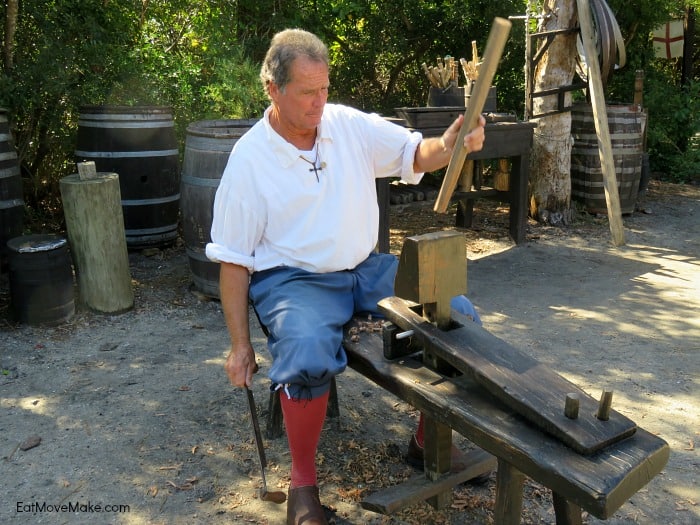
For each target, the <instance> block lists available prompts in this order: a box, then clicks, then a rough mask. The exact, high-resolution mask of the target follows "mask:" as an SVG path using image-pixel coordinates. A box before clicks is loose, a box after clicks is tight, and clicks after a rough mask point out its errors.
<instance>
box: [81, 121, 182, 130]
mask: <svg viewBox="0 0 700 525" xmlns="http://www.w3.org/2000/svg"><path fill="white" fill-rule="evenodd" d="M111 124H112V125H107V123H105V122H90V121H88V120H79V121H78V125H79V126H80V127H81V128H99V129H107V130H117V129H150V128H154V129H155V128H172V127H174V123H173V122H172V121H169V122H168V121H165V120H164V121H158V122H119V123H118V125H117V123H111Z"/></svg>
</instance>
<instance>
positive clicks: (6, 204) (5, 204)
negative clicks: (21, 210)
mask: <svg viewBox="0 0 700 525" xmlns="http://www.w3.org/2000/svg"><path fill="white" fill-rule="evenodd" d="M20 206H24V201H23V200H22V199H9V200H6V201H0V210H7V209H9V208H18V207H20Z"/></svg>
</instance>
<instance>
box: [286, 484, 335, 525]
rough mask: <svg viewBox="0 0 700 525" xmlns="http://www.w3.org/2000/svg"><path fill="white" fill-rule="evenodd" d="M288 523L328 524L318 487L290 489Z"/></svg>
mask: <svg viewBox="0 0 700 525" xmlns="http://www.w3.org/2000/svg"><path fill="white" fill-rule="evenodd" d="M287 525H328V520H326V515H325V513H324V512H323V507H322V506H321V500H320V498H319V495H318V487H315V486H308V487H297V488H295V489H289V498H287Z"/></svg>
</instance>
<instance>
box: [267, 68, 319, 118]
mask: <svg viewBox="0 0 700 525" xmlns="http://www.w3.org/2000/svg"><path fill="white" fill-rule="evenodd" d="M328 85H329V80H328V66H326V65H325V64H324V63H323V62H316V61H313V60H311V59H309V58H307V57H304V56H302V57H299V58H297V59H295V60H294V62H292V67H291V80H290V82H289V83H288V84H287V85H286V87H285V89H284V92H282V91H281V90H280V88H279V86H277V85H276V84H274V83H272V84H271V85H270V97H271V98H272V101H273V102H274V103H275V105H276V106H277V109H278V111H279V118H280V120H281V121H282V122H283V123H284V124H285V125H286V126H288V127H290V128H292V129H295V130H298V131H305V130H312V129H316V127H317V126H318V125H319V124H320V123H321V116H322V115H323V107H324V106H325V105H326V101H327V100H328Z"/></svg>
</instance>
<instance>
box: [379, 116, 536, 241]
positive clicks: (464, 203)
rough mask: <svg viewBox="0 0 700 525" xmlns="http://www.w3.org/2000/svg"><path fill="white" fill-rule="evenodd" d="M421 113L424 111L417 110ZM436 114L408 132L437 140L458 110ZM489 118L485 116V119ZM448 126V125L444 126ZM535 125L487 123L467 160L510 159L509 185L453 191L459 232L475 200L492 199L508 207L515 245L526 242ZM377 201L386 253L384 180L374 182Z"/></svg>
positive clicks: (467, 222)
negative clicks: (478, 146) (477, 146)
mask: <svg viewBox="0 0 700 525" xmlns="http://www.w3.org/2000/svg"><path fill="white" fill-rule="evenodd" d="M420 109H424V108H420ZM434 109H436V110H439V109H442V110H443V111H441V112H440V113H439V115H440V117H439V118H438V119H435V120H432V121H430V120H425V119H424V120H420V121H418V122H416V123H417V124H419V125H423V126H424V127H411V126H410V123H405V124H406V127H408V128H409V129H412V130H415V131H419V132H421V133H422V134H423V136H424V137H435V136H439V135H440V134H441V133H442V132H443V131H445V128H446V127H447V125H449V123H450V122H451V120H450V119H452V120H454V119H453V117H454V118H456V116H457V114H459V110H458V109H455V110H453V111H452V112H450V111H449V110H448V111H444V110H445V109H446V108H434ZM487 117H488V115H487ZM445 122H447V125H444V123H445ZM535 127H536V124H535V123H533V122H516V121H513V122H511V121H497V122H488V119H487V123H486V128H485V131H486V139H485V141H484V147H483V148H482V150H481V151H478V152H476V153H470V154H469V155H468V156H467V159H468V160H487V159H509V160H510V161H511V162H510V181H509V187H508V190H506V191H500V190H497V189H495V188H478V189H474V190H472V191H456V192H455V193H454V195H453V197H452V200H453V201H456V202H458V204H459V206H458V211H457V217H456V224H455V225H456V226H458V227H461V228H469V227H471V222H472V214H473V208H474V201H475V200H477V199H494V200H498V201H500V202H505V203H508V204H509V207H510V210H509V233H510V236H511V238H512V239H513V241H514V242H515V243H516V244H520V243H523V242H524V241H525V232H526V227H527V184H528V177H529V173H530V149H531V146H532V135H533V132H534V129H535ZM377 188H378V199H379V207H380V219H379V251H382V252H386V251H388V246H389V228H390V225H389V206H390V202H389V186H388V181H387V180H380V181H378V182H377Z"/></svg>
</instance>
